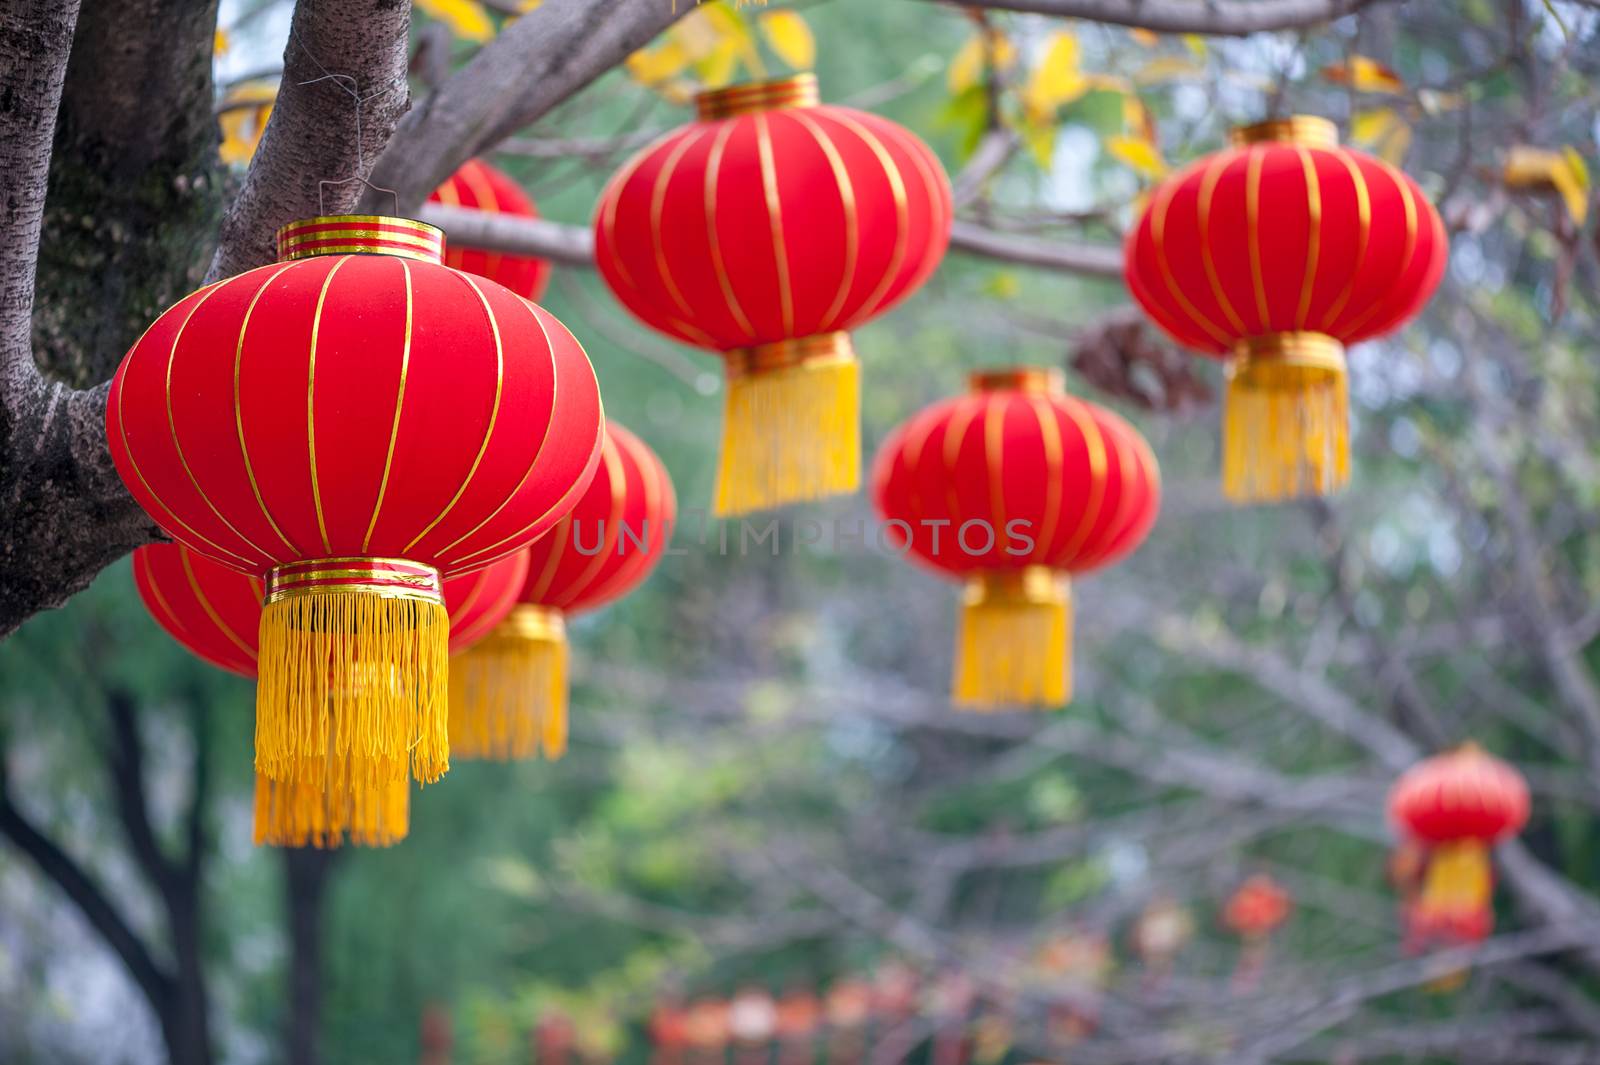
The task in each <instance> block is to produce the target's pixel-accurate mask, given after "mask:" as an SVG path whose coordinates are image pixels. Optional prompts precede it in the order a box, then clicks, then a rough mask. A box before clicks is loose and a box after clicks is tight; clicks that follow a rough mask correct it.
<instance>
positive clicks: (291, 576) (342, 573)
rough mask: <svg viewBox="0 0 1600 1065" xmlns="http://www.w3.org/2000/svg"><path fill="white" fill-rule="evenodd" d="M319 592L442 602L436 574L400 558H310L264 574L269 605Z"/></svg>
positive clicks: (426, 567)
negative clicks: (265, 575)
mask: <svg viewBox="0 0 1600 1065" xmlns="http://www.w3.org/2000/svg"><path fill="white" fill-rule="evenodd" d="M318 593H321V594H330V593H331V594H335V595H339V594H344V595H357V594H364V595H376V596H382V597H384V598H388V599H421V600H425V601H427V602H432V603H443V602H444V584H443V583H442V580H441V578H440V576H439V571H438V570H436V569H434V568H433V567H432V566H424V565H423V564H421V563H420V562H410V561H407V560H406V559H403V558H362V557H353V558H312V559H306V560H304V561H302V562H288V563H285V564H284V565H281V566H274V567H273V568H272V571H271V572H270V573H269V574H267V598H266V601H267V602H268V603H276V602H280V601H282V600H284V599H292V598H294V597H295V596H300V595H312V594H318Z"/></svg>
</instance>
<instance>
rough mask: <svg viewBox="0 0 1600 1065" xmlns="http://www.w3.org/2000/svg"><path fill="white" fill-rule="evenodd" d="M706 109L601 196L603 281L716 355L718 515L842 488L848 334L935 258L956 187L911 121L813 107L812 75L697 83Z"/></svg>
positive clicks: (658, 324) (846, 472)
mask: <svg viewBox="0 0 1600 1065" xmlns="http://www.w3.org/2000/svg"><path fill="white" fill-rule="evenodd" d="M699 111H700V120H699V121H698V122H695V123H692V124H691V125H688V126H685V127H683V128H681V129H678V130H675V131H674V132H672V133H670V134H668V135H667V136H666V137H664V138H662V139H661V140H660V141H657V142H656V143H655V144H654V145H652V146H650V147H648V148H646V149H645V150H644V151H642V152H640V153H639V154H638V155H636V156H635V157H634V158H633V159H632V160H631V161H630V162H628V163H627V164H626V165H625V166H623V168H622V169H621V170H620V171H619V172H618V173H617V175H616V176H615V177H614V178H613V179H612V180H611V183H610V184H609V185H608V186H607V188H606V190H605V192H604V193H603V194H602V196H601V198H600V203H599V205H598V207H597V208H596V213H595V221H594V228H595V259H596V263H597V265H598V266H599V268H600V273H601V276H602V277H604V278H605V280H606V283H607V284H608V285H610V286H611V289H612V291H613V292H615V293H616V296H617V298H618V299H619V300H621V301H622V304H623V305H624V306H625V307H627V308H628V309H629V310H630V311H632V312H633V313H634V314H635V315H637V316H638V317H639V318H640V319H641V320H642V321H643V322H645V323H646V324H647V325H650V326H652V327H654V328H655V329H658V330H660V331H661V332H663V333H665V334H667V335H668V336H670V337H673V338H675V339H677V340H681V341H683V342H684V343H687V344H694V345H697V346H700V347H703V348H708V349H710V350H712V351H717V352H721V353H722V354H723V356H724V358H725V360H726V363H727V369H728V398H727V407H726V412H725V419H724V428H723V440H722V459H721V466H720V468H719V472H718V483H717V498H716V510H717V513H719V514H739V513H745V512H748V511H752V510H759V509H761V508H764V507H770V506H775V505H778V504H781V503H786V502H792V501H795V500H801V499H812V498H817V497H820V496H825V495H833V494H837V493H842V492H852V491H854V490H855V488H856V485H857V482H858V479H859V476H860V470H859V467H860V428H859V420H860V419H859V395H858V389H859V375H858V367H857V364H856V361H855V353H854V350H853V348H852V347H851V345H850V340H849V336H848V332H847V331H848V330H850V329H853V328H854V327H856V326H858V325H860V324H862V323H863V322H866V321H867V320H869V319H871V318H874V317H876V316H877V315H880V314H882V313H883V312H884V311H886V310H888V309H889V308H890V307H892V306H893V305H894V304H896V303H898V302H899V301H900V300H902V299H904V298H905V297H906V296H908V295H910V294H911V293H912V292H913V291H915V290H916V289H917V288H918V287H919V286H920V285H921V284H922V283H923V282H924V281H926V280H927V279H928V277H929V275H930V274H932V273H933V270H934V268H935V267H937V266H938V264H939V260H940V259H941V258H942V257H943V255H944V250H945V247H946V245H947V244H948V243H949V234H950V222H951V217H952V206H951V198H950V186H949V181H948V179H947V178H946V177H945V174H944V171H943V169H942V168H941V166H940V164H939V161H938V159H937V158H936V157H935V156H934V155H933V153H932V152H931V151H930V150H929V149H928V147H927V146H926V145H924V144H923V143H922V142H921V141H920V140H918V139H917V138H916V137H915V136H914V135H912V134H911V133H910V132H908V131H907V130H905V129H903V128H901V127H900V126H897V125H895V124H894V123H892V122H889V121H886V120H885V119H882V118H879V117H877V116H875V115H871V114H865V113H863V112H859V111H853V110H850V109H849V108H844V107H833V106H828V105H823V104H820V103H818V99H817V85H816V78H815V77H814V76H813V75H810V74H803V75H800V76H797V77H794V78H786V79H783V80H780V81H772V82H763V83H757V84H753V85H740V86H735V87H733V88H729V89H722V90H718V91H715V92H709V93H704V94H702V95H701V96H700V98H699Z"/></svg>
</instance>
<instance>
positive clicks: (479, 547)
mask: <svg viewBox="0 0 1600 1065" xmlns="http://www.w3.org/2000/svg"><path fill="white" fill-rule="evenodd" d="M442 243H443V238H442V235H441V234H439V232H438V230H436V229H434V228H433V227H431V226H426V225H423V224H422V223H418V222H411V221H407V220H403V219H385V218H373V217H360V216H351V217H341V218H331V219H312V220H310V221H307V222H299V223H294V224H292V225H289V226H285V227H284V229H283V230H282V231H280V233H279V235H278V244H279V251H280V255H281V257H282V259H283V261H282V262H280V263H278V264H276V265H273V266H267V267H262V268H260V269H257V270H251V271H248V272H246V273H244V274H240V275H239V276H237V277H233V278H229V279H227V280H225V281H221V282H218V283H217V284H214V285H210V286H208V287H206V288H204V289H201V290H200V291H198V292H196V293H193V294H192V295H190V296H188V297H187V298H185V299H184V300H183V301H181V302H180V303H178V304H177V305H176V306H175V307H173V308H172V309H171V310H169V311H167V312H166V313H165V314H163V315H162V316H161V317H160V318H158V319H157V320H156V322H155V324H153V325H152V326H151V327H150V328H149V330H147V331H146V333H145V335H144V336H143V337H141V338H140V339H139V341H138V342H137V343H136V344H135V345H134V346H133V348H132V350H130V351H129V352H128V355H127V356H126V358H124V360H123V362H122V365H121V367H120V368H119V369H118V371H117V374H116V377H115V378H114V380H113V381H112V385H111V394H110V397H109V400H108V404H107V411H106V423H107V433H108V436H109V440H110V445H111V452H112V456H113V458H114V459H115V460H116V464H117V470H118V472H119V473H121V475H122V478H123V480H124V481H125V482H126V483H127V485H128V488H129V490H130V491H131V492H132V493H133V495H134V497H135V498H136V499H137V500H138V501H139V503H140V505H142V506H143V507H144V509H145V510H146V511H147V512H148V513H149V514H150V516H151V517H152V518H153V519H154V520H155V521H156V522H157V524H159V525H160V526H161V527H162V528H163V529H164V530H166V532H167V533H168V534H170V535H171V536H172V537H173V539H175V540H177V541H178V542H179V543H182V544H184V545H185V546H187V547H189V548H190V549H192V550H194V551H197V552H199V553H201V554H204V555H207V556H209V557H212V558H214V559H216V560H218V561H220V562H222V563H224V564H226V565H229V566H232V567H233V568H235V569H238V570H241V571H243V572H246V573H251V574H254V575H256V576H258V577H261V578H264V579H265V582H266V609H265V611H264V613H263V615H262V622H261V669H260V682H259V684H258V685H257V704H256V705H257V713H256V765H257V769H258V770H259V771H260V772H262V773H264V774H265V775H266V776H268V777H269V778H270V779H273V780H293V779H296V778H298V777H300V776H302V775H313V776H314V775H320V774H321V773H323V772H325V771H327V770H329V769H332V770H334V771H336V772H349V773H354V774H357V775H359V776H363V777H366V778H368V779H369V780H370V782H371V783H374V784H376V783H380V782H383V781H386V780H394V779H400V778H401V777H403V776H404V775H405V774H406V771H407V768H408V767H409V768H410V770H411V772H412V773H413V774H414V775H415V776H416V777H417V779H419V780H423V781H430V780H435V779H437V778H438V777H439V775H440V774H442V773H443V772H444V771H445V769H446V767H447V765H448V744H447V741H446V718H447V714H446V709H445V704H446V697H445V691H444V685H445V653H446V639H447V633H448V626H447V622H446V616H445V610H444V606H443V602H442V599H441V594H440V581H441V571H442V572H444V573H456V572H467V571H470V570H472V569H476V568H479V567H482V566H485V565H488V564H489V563H491V562H493V561H495V560H496V559H498V558H501V557H504V556H506V555H509V554H512V553H514V552H516V551H517V550H519V549H521V548H522V547H524V546H526V545H527V544H528V543H529V542H530V541H531V540H532V539H534V538H535V537H537V536H539V535H540V534H541V533H543V532H544V531H545V530H547V529H549V528H550V527H551V526H552V525H554V524H555V523H556V522H557V521H559V520H560V519H561V517H562V516H563V515H564V514H565V512H566V511H567V510H568V509H570V507H571V506H572V504H573V503H574V502H576V500H577V498H578V497H579V496H580V495H581V494H582V492H583V490H584V489H585V488H586V487H587V485H588V481H589V479H590V478H591V477H592V475H593V468H594V464H595V462H596V461H597V460H598V454H599V436H600V427H601V421H602V416H601V411H600V396H599V390H598V387H597V386H596V383H595V379H594V372H593V370H592V368H591V367H590V366H589V362H588V359H587V357H586V356H585V355H584V353H583V349H582V348H581V347H580V346H579V345H578V342H577V341H576V340H575V339H573V337H572V335H571V334H570V333H568V332H567V331H566V329H565V328H563V327H562V325H561V324H560V323H559V322H557V321H556V320H555V319H554V318H552V317H551V316H550V315H549V314H548V313H546V312H545V311H543V310H542V309H540V308H539V307H537V306H535V305H534V304H531V303H529V302H528V301H527V300H524V299H522V298H520V297H518V296H516V295H514V294H512V293H510V292H507V291H506V290H505V289H503V288H501V287H500V286H499V285H497V284H495V283H494V282H492V281H487V280H483V279H480V278H474V277H472V276H470V275H468V274H463V273H461V272H459V271H456V270H451V269H449V268H447V267H445V266H443V265H441V264H440V262H439V258H440V253H441V250H442ZM357 722H359V724H357Z"/></svg>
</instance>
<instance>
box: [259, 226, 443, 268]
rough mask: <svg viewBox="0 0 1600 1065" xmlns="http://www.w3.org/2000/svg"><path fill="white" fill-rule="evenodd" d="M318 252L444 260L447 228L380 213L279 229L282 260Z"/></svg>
mask: <svg viewBox="0 0 1600 1065" xmlns="http://www.w3.org/2000/svg"><path fill="white" fill-rule="evenodd" d="M316 255H398V256H400V257H402V258H405V259H418V260H420V261H422V262H427V263H442V262H444V231H443V230H442V229H440V228H438V227H437V226H430V225H429V224H428V223H426V222H418V221H417V220H416V219H414V218H395V217H391V216H389V215H376V214H340V215H322V216H319V217H317V218H302V219H300V220H299V221H297V222H290V223H289V224H287V225H285V226H283V227H282V228H281V229H279V230H278V261H279V262H289V261H290V260H293V259H309V258H312V257H313V256H316Z"/></svg>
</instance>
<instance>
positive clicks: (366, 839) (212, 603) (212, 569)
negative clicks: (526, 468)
mask: <svg viewBox="0 0 1600 1065" xmlns="http://www.w3.org/2000/svg"><path fill="white" fill-rule="evenodd" d="M527 574H528V554H527V552H526V551H519V552H517V553H516V554H515V555H512V556H511V557H510V558H506V559H502V560H501V561H499V562H496V563H494V564H493V565H490V566H485V567H484V568H483V569H481V570H478V571H476V572H474V573H468V574H465V575H463V576H460V577H452V578H450V579H449V580H446V581H445V582H444V603H445V610H446V611H447V613H448V614H449V617H450V650H451V651H452V652H458V651H460V650H462V649H463V648H465V647H468V646H470V645H471V643H472V642H473V641H474V640H475V639H477V638H479V637H480V636H482V635H483V634H484V633H486V632H488V631H489V630H490V629H491V628H493V627H494V626H495V624H497V623H498V622H499V621H500V619H501V618H503V617H505V615H506V614H507V613H508V612H509V611H510V610H511V607H512V605H513V604H514V603H515V602H516V597H517V592H518V591H519V590H520V589H521V588H522V582H523V581H524V580H525V579H526V577H527ZM133 579H134V584H135V586H136V587H137V588H138V590H139V598H140V599H142V600H143V601H144V605H145V608H146V609H147V610H149V611H150V616H151V617H153V618H155V620H156V623H157V624H159V625H160V626H161V627H162V628H163V629H165V630H166V631H167V634H168V635H170V636H171V637H172V638H173V639H175V640H177V641H178V642H179V643H180V644H182V645H183V646H184V648H185V649H187V650H188V651H189V652H190V653H192V654H194V655H195V656H196V657H198V658H200V659H202V660H204V661H206V662H209V663H211V664H212V665H214V666H217V667H219V668H222V669H226V670H228V671H229V672H231V673H237V674H239V675H240V676H244V677H250V678H252V679H254V678H255V675H256V661H257V646H258V644H257V633H258V630H259V628H260V624H261V609H262V607H261V599H262V596H263V595H264V594H265V590H266V589H265V585H264V584H263V582H262V581H261V580H260V578H257V577H252V576H250V575H248V574H244V573H240V572H238V571H237V570H232V569H229V568H228V567H226V566H223V565H220V564H218V563H216V562H212V561H211V560H210V559H207V558H205V557H203V556H201V555H197V554H195V553H194V552H192V551H190V550H189V549H188V548H185V547H180V546H179V545H177V544H155V545H152V546H149V547H141V548H140V549H139V550H137V551H135V552H134V554H133ZM330 782H332V783H331V786H330ZM409 796H410V783H409V781H408V780H406V779H404V778H401V779H400V780H395V781H386V782H383V783H380V784H366V783H360V782H358V781H356V780H355V779H353V778H352V776H351V775H350V774H339V773H327V774H323V778H322V780H321V781H318V780H315V779H300V780H295V781H275V780H270V779H268V778H267V777H265V776H262V775H260V774H257V776H256V799H255V841H256V843H257V845H260V844H269V845H271V846H282V847H304V846H316V847H337V846H340V845H341V844H342V843H343V842H344V841H345V839H346V838H348V839H349V841H350V842H351V843H353V844H355V845H357V846H363V847H381V846H388V845H389V844H391V843H395V842H398V841H399V840H402V839H404V838H405V835H406V832H407V829H408V825H409V819H410V813H409V805H410V800H409Z"/></svg>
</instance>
